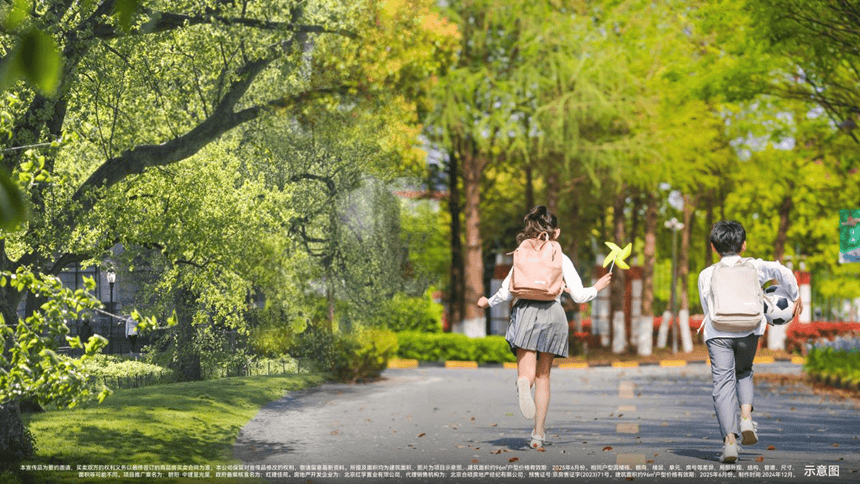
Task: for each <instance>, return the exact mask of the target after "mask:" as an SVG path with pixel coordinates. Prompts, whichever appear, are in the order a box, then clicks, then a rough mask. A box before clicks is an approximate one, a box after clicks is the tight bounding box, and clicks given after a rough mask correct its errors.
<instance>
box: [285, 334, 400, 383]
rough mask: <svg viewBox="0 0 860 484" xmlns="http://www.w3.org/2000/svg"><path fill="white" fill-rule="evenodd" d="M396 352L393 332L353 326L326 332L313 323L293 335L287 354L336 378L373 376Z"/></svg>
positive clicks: (353, 379) (347, 379) (353, 380)
mask: <svg viewBox="0 0 860 484" xmlns="http://www.w3.org/2000/svg"><path fill="white" fill-rule="evenodd" d="M396 352H397V335H395V334H394V332H392V331H389V330H386V329H379V328H366V327H361V326H357V327H355V329H354V330H352V331H351V332H349V333H341V332H335V333H329V332H327V331H325V330H323V329H318V328H315V327H313V326H311V327H309V328H308V329H307V330H306V331H305V332H304V333H302V334H300V335H298V336H296V338H295V340H294V344H293V347H292V348H290V355H291V356H293V357H294V358H299V359H302V360H303V361H304V360H310V361H312V362H315V363H316V364H317V365H318V366H319V369H320V370H323V371H328V372H331V373H332V375H333V376H334V377H335V378H336V379H337V380H339V381H342V382H347V383H356V382H360V381H366V380H371V379H373V378H377V377H378V376H379V375H380V374H381V373H382V370H384V369H385V368H387V367H388V360H389V359H391V358H392V357H393V356H394V355H395V354H396Z"/></svg>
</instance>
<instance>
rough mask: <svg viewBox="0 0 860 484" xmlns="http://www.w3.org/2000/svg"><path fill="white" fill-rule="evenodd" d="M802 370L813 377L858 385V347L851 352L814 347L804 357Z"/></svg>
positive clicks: (859, 356)
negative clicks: (837, 379)
mask: <svg viewBox="0 0 860 484" xmlns="http://www.w3.org/2000/svg"><path fill="white" fill-rule="evenodd" d="M803 370H804V371H805V372H807V373H809V374H810V375H813V376H818V377H821V378H827V377H831V378H839V379H840V380H842V381H843V382H848V383H851V384H854V385H856V384H858V383H860V345H858V347H857V348H855V349H854V350H852V351H844V350H836V349H833V348H832V347H829V346H819V347H814V348H812V349H811V350H810V351H809V354H808V355H807V356H806V362H805V363H804V365H803Z"/></svg>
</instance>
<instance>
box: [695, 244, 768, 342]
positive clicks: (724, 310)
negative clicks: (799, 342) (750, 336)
mask: <svg viewBox="0 0 860 484" xmlns="http://www.w3.org/2000/svg"><path fill="white" fill-rule="evenodd" d="M708 315H709V316H710V318H711V324H712V325H713V326H714V329H716V330H718V331H726V332H733V333H745V332H749V331H753V330H755V329H756V328H757V327H758V326H759V324H761V321H762V319H763V318H764V292H763V291H762V289H761V284H760V283H759V280H758V271H757V270H756V268H755V266H753V264H752V261H751V259H750V258H743V259H740V260H738V261H737V262H736V263H735V264H734V265H728V264H725V263H723V262H722V261H720V262H717V263H716V264H714V272H713V273H712V274H711V296H710V299H709V300H708ZM700 329H701V328H700Z"/></svg>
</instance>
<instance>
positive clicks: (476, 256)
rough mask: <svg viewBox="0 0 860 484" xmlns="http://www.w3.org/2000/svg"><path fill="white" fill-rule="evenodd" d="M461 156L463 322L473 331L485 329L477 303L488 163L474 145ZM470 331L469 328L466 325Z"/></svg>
mask: <svg viewBox="0 0 860 484" xmlns="http://www.w3.org/2000/svg"><path fill="white" fill-rule="evenodd" d="M469 148H470V149H467V151H468V152H467V154H466V156H464V157H463V194H464V197H465V200H464V204H463V212H464V215H465V227H464V232H465V239H466V250H465V254H464V255H465V257H464V259H465V265H464V276H465V277H464V282H465V289H466V290H465V297H466V304H465V306H466V311H465V318H464V323H465V324H467V325H469V326H470V327H471V326H475V329H474V330H473V331H475V334H480V333H485V332H486V326H484V327H483V329H481V328H479V327H478V326H479V325H480V322H479V321H478V320H481V321H483V320H485V312H484V310H483V309H481V308H479V307H478V306H477V305H476V303H477V301H478V299H479V298H480V297H481V296H483V295H484V258H483V249H482V246H483V240H482V238H481V214H480V203H481V172H482V171H483V170H484V167H485V166H486V165H487V162H486V159H485V158H484V155H483V154H480V153H478V151H477V148H476V147H474V146H470V147H469ZM466 330H467V332H469V328H466Z"/></svg>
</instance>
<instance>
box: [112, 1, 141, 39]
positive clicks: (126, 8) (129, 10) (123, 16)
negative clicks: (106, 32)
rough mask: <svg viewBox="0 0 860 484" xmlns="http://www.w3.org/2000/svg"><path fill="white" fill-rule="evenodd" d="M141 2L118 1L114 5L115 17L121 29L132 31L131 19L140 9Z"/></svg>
mask: <svg viewBox="0 0 860 484" xmlns="http://www.w3.org/2000/svg"><path fill="white" fill-rule="evenodd" d="M140 4H141V0H117V2H116V5H114V9H113V15H114V17H116V20H117V22H118V23H119V26H120V28H122V30H123V31H125V32H128V31H129V30H131V17H132V15H134V13H135V12H136V11H137V9H138V7H140Z"/></svg>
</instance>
